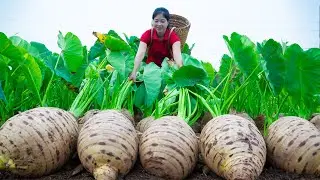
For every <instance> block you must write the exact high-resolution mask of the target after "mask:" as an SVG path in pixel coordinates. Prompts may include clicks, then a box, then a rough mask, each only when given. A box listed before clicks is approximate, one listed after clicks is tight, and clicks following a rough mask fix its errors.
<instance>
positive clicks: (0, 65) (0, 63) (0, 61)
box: [0, 54, 10, 81]
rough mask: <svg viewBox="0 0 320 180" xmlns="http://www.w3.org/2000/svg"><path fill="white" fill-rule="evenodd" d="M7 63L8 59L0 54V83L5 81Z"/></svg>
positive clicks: (7, 68) (7, 69)
mask: <svg viewBox="0 0 320 180" xmlns="http://www.w3.org/2000/svg"><path fill="white" fill-rule="evenodd" d="M9 62H10V59H8V58H7V57H5V56H3V55H1V54H0V69H1V73H0V81H2V80H5V79H6V76H7V75H8V71H9Z"/></svg>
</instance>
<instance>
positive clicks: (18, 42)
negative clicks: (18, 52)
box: [10, 36, 39, 57]
mask: <svg viewBox="0 0 320 180" xmlns="http://www.w3.org/2000/svg"><path fill="white" fill-rule="evenodd" d="M10 40H11V42H12V44H13V45H14V46H17V47H21V48H23V49H25V50H26V51H27V52H28V53H29V54H31V55H32V56H33V57H38V56H39V51H38V50H37V48H35V47H33V46H31V45H30V44H29V43H28V42H27V41H25V40H23V39H22V38H20V37H19V36H12V37H10Z"/></svg>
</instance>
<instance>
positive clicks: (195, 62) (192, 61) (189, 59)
mask: <svg viewBox="0 0 320 180" xmlns="http://www.w3.org/2000/svg"><path fill="white" fill-rule="evenodd" d="M182 59H183V65H184V66H188V65H191V66H195V67H198V68H201V69H203V66H202V64H201V62H200V61H199V60H197V59H196V58H193V57H192V56H190V55H188V54H182Z"/></svg>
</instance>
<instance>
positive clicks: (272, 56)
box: [261, 39, 286, 95]
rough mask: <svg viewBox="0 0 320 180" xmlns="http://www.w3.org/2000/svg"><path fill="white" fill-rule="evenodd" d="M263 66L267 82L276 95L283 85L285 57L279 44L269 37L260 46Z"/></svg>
mask: <svg viewBox="0 0 320 180" xmlns="http://www.w3.org/2000/svg"><path fill="white" fill-rule="evenodd" d="M261 54H262V56H263V59H262V62H263V68H264V72H265V74H266V77H267V79H268V81H269V84H270V86H271V88H272V90H273V92H274V93H275V94H276V95H279V94H280V92H281V90H282V88H283V86H284V76H285V70H286V67H285V59H284V56H283V54H282V47H281V44H280V43H278V42H276V41H274V40H273V39H269V40H268V41H267V42H266V43H264V46H262V48H261Z"/></svg>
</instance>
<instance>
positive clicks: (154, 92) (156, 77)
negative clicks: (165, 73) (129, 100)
mask: <svg viewBox="0 0 320 180" xmlns="http://www.w3.org/2000/svg"><path fill="white" fill-rule="evenodd" d="M143 82H144V84H145V88H146V95H145V97H146V101H145V105H146V106H147V107H149V106H151V105H152V104H153V102H154V101H155V100H156V98H157V97H158V95H159V92H160V88H161V82H162V79H161V69H160V68H159V67H158V66H157V65H156V64H154V63H153V62H152V63H149V64H147V65H146V66H145V68H144V71H143Z"/></svg>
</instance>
